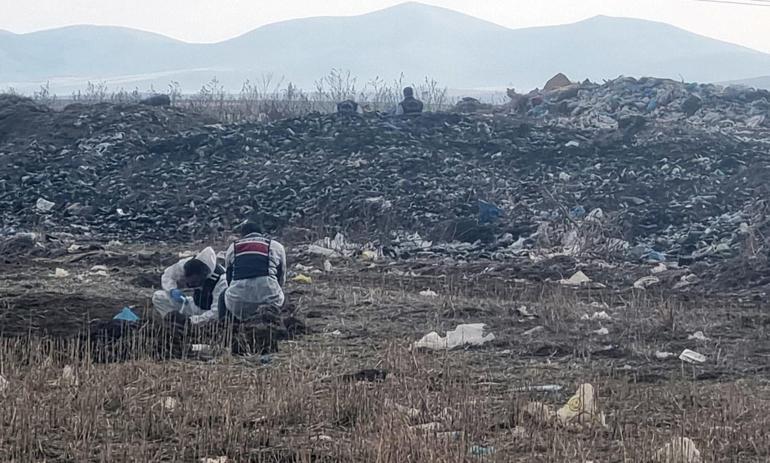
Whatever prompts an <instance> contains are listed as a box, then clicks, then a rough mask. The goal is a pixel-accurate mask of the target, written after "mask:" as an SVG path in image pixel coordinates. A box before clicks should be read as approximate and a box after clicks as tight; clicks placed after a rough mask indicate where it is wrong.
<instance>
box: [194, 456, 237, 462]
mask: <svg viewBox="0 0 770 463" xmlns="http://www.w3.org/2000/svg"><path fill="white" fill-rule="evenodd" d="M198 461H200V463H228V462H229V461H230V460H229V459H228V458H227V457H224V456H222V457H216V458H201V459H200V460H198Z"/></svg>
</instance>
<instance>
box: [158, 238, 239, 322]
mask: <svg viewBox="0 0 770 463" xmlns="http://www.w3.org/2000/svg"><path fill="white" fill-rule="evenodd" d="M190 259H191V257H188V258H185V259H181V260H180V261H179V262H177V263H176V264H174V265H172V266H171V267H168V268H167V269H166V271H164V272H163V276H162V277H161V280H160V282H161V287H162V288H163V290H162V291H155V294H153V295H152V305H153V307H154V308H155V310H156V311H157V312H158V313H159V314H160V316H161V317H164V316H166V315H167V314H169V313H171V312H179V313H182V314H183V315H186V316H188V317H190V321H191V322H192V323H193V324H200V323H206V322H209V321H212V320H216V319H217V317H218V313H219V295H220V294H221V293H222V291H224V290H225V289H226V288H227V280H226V279H225V276H224V274H223V275H222V277H221V278H220V279H219V281H218V282H217V284H216V286H215V287H214V291H213V302H212V304H211V309H210V310H202V309H201V308H200V307H198V306H197V305H196V304H195V302H193V298H192V297H191V296H192V293H191V291H192V290H193V289H194V288H184V287H182V286H181V284H180V282H181V281H182V280H184V264H185V262H187V261H188V260H190ZM195 259H197V260H199V261H201V262H203V263H204V264H206V266H207V267H208V268H209V270H210V271H211V272H213V271H214V270H215V269H216V265H217V255H216V253H215V252H214V249H212V248H211V247H208V248H206V249H204V250H203V251H201V252H200V254H198V255H197V256H195ZM172 289H180V290H182V291H184V292H185V296H187V301H186V302H185V303H184V304H182V303H179V302H177V301H175V300H173V299H171V296H170V294H169V293H170V291H171V290H172Z"/></svg>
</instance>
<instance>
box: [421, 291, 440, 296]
mask: <svg viewBox="0 0 770 463" xmlns="http://www.w3.org/2000/svg"><path fill="white" fill-rule="evenodd" d="M420 296H422V297H438V293H436V292H435V291H433V290H430V289H426V290H424V291H420Z"/></svg>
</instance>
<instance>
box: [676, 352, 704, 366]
mask: <svg viewBox="0 0 770 463" xmlns="http://www.w3.org/2000/svg"><path fill="white" fill-rule="evenodd" d="M679 360H682V361H683V362H687V363H692V364H699V363H703V362H705V361H706V356H705V355H703V354H699V353H698V352H695V351H692V350H690V349H685V350H684V351H683V352H682V353H681V354H679Z"/></svg>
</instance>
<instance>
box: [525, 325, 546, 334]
mask: <svg viewBox="0 0 770 463" xmlns="http://www.w3.org/2000/svg"><path fill="white" fill-rule="evenodd" d="M544 330H545V327H544V326H540V325H538V326H536V327H534V328H531V329H529V330H527V331H525V332H523V333H521V335H522V336H532V335H533V334H536V333H539V332H541V331H544Z"/></svg>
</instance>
